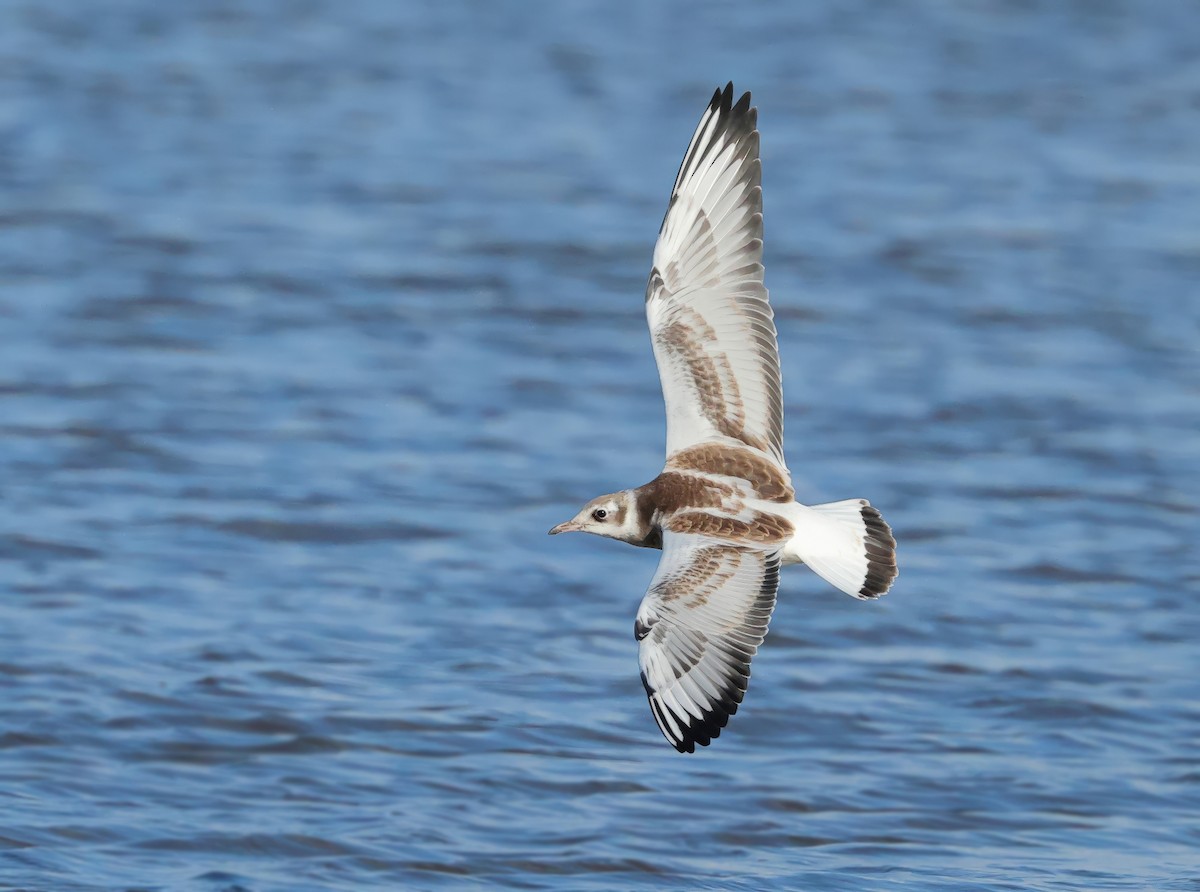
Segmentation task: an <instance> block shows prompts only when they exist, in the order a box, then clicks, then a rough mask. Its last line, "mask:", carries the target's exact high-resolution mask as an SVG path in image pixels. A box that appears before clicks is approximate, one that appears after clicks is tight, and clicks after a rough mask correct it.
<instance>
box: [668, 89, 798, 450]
mask: <svg viewBox="0 0 1200 892" xmlns="http://www.w3.org/2000/svg"><path fill="white" fill-rule="evenodd" d="M756 122H757V110H756V109H752V108H750V94H749V93H747V94H745V95H744V96H742V98H741V100H739V101H738V103H737V104H736V105H734V104H733V85H732V84H730V85H729V86H727V87H726V88H725V90H724V91H720V90H718V91H717V92H716V94H714V96H713V99H712V102H711V103H710V104H709V107H708V109H707V110H706V111H705V113H704V116H703V117H702V118H701V119H700V124H699V126H698V127H697V128H696V133H695V135H694V136H693V137H692V141H691V144H690V145H689V146H688V150H687V152H686V154H685V155H684V159H683V163H682V164H681V165H680V168H679V174H678V176H677V177H676V180H675V187H674V189H673V190H672V193H671V203H670V205H669V207H668V209H667V214H666V216H665V218H664V219H663V225H662V229H661V230H660V231H659V236H658V243H657V245H656V246H655V248H654V268H653V269H652V270H651V272H650V281H649V283H648V285H647V287H646V317H647V320H648V321H649V324H650V334H651V340H652V342H653V344H654V358H655V360H656V361H657V363H658V370H659V376H660V378H661V379H662V388H663V397H664V400H665V402H666V409H667V455H668V457H669V456H671V455H672V454H674V453H675V452H677V451H679V450H680V449H684V448H686V447H688V446H694V445H696V444H697V443H703V442H709V441H714V440H717V441H725V442H728V441H729V440H730V439H732V440H734V441H738V442H741V443H744V444H746V445H748V446H750V447H752V448H756V449H759V450H761V451H762V452H763V453H765V454H766V455H768V456H769V457H771V458H772V459H773V460H774V461H776V462H777V463H778V465H779V466H780V467H781V468H785V467H786V464H785V461H784V457H783V386H782V382H781V378H780V373H779V349H778V346H777V344H776V336H775V323H774V320H773V317H772V313H771V306H770V304H769V303H768V302H767V290H766V288H765V287H764V286H763V267H762V186H761V179H762V173H761V165H760V162H759V158H758V131H757V130H756V129H755V127H756Z"/></svg>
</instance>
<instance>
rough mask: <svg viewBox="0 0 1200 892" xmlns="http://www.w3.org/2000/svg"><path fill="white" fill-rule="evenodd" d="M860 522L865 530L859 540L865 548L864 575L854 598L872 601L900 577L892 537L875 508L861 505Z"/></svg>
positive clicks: (894, 543)
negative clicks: (865, 565) (865, 569)
mask: <svg viewBox="0 0 1200 892" xmlns="http://www.w3.org/2000/svg"><path fill="white" fill-rule="evenodd" d="M862 521H863V527H864V528H865V529H866V534H865V535H864V537H863V539H864V541H865V544H866V547H867V576H866V579H864V580H863V586H862V588H861V589H859V592H858V596H859V597H860V598H869V599H871V600H874V599H875V598H879V597H881V596H882V595H885V594H887V592H888V590H889V589H890V588H891V587H892V583H893V582H895V581H896V577H897V576H899V575H900V571H899V569H898V568H897V567H896V537H895V536H893V535H892V528H891V527H890V526H888V523H887V521H886V520H884V519H883V515H882V514H880V513H879V510H878V509H877V508H873V507H871V506H870V505H864V506H863V508H862Z"/></svg>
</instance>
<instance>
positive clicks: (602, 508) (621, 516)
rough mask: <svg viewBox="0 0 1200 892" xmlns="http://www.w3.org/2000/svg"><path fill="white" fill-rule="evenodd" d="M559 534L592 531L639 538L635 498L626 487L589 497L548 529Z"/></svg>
mask: <svg viewBox="0 0 1200 892" xmlns="http://www.w3.org/2000/svg"><path fill="white" fill-rule="evenodd" d="M559 533H594V534H595V535H597V536H606V537H608V538H609V539H620V540H622V541H625V542H633V541H636V540H637V539H639V538H641V531H640V530H639V524H638V516H637V500H636V499H635V498H634V494H633V491H632V490H629V489H626V490H623V491H621V492H614V493H611V494H609V495H606V496H600V497H599V498H595V499H592V500H591V501H590V502H588V503H587V504H586V505H584V506H583V508H582V509H581V510H580V512H579V513H578V514H576V515H575V516H574V517H572V518H571V519H570V520H568V521H566V522H565V523H560V524H559V525H558V526H556V527H554V528H553V529H552V530H550V535H551V536H555V535H557V534H559Z"/></svg>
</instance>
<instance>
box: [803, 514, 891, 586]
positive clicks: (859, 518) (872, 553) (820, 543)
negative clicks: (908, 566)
mask: <svg viewBox="0 0 1200 892" xmlns="http://www.w3.org/2000/svg"><path fill="white" fill-rule="evenodd" d="M792 507H793V510H794V515H795V516H794V518H793V519H794V522H795V524H796V535H795V536H793V537H792V540H791V542H789V543H788V545H787V548H786V550H785V552H784V558H785V560H789V559H790V560H794V561H802V562H804V563H806V564H808V566H810V567H812V569H813V571H814V572H815V573H816V574H817V575H818V576H820V577H821V578H822V579H824V580H825V581H826V582H828V583H829V584H830V585H833V586H835V587H836V588H839V589H841V590H842V591H844V592H845V593H846V594H848V595H852V596H853V597H855V598H863V599H868V600H869V599H873V598H878V597H879V596H880V595H883V594H885V593H886V592H887V590H888V589H889V588H891V585H892V581H893V580H894V579H895V578H896V575H897V571H896V540H895V539H894V538H893V537H892V530H891V528H890V527H889V526H888V525H887V524H886V523H885V522H884V520H883V518H882V517H880V516H879V512H878V511H876V510H875V509H874V508H872V507H871V503H870V502H868V501H867V500H866V499H847V500H845V501H842V502H830V503H828V504H826V505H813V506H812V507H811V508H810V507H807V506H805V505H800V504H795V505H793V506H792Z"/></svg>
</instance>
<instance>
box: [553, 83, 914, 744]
mask: <svg viewBox="0 0 1200 892" xmlns="http://www.w3.org/2000/svg"><path fill="white" fill-rule="evenodd" d="M757 121H758V110H757V109H755V108H751V106H750V94H749V93H745V94H743V95H742V97H741V99H739V100H738V101H737V103H736V104H735V103H734V102H733V84H732V83H730V84H728V85H727V86H726V87H725V89H724V90H720V89H718V90H717V91H716V92H715V93H714V94H713V97H712V101H711V102H709V104H708V108H707V109H705V111H704V114H703V116H702V117H701V118H700V124H699V126H697V127H696V132H695V134H694V135H693V136H692V141H691V143H690V144H689V145H688V148H687V151H686V152H685V153H684V156H683V163H682V164H681V165H680V167H679V173H678V175H677V176H676V177H675V185H674V187H673V188H672V190H671V200H670V203H669V204H668V205H667V213H666V216H665V217H664V218H663V222H662V227H661V228H660V229H659V233H658V243H657V244H656V245H655V247H654V265H653V268H652V269H651V270H650V280H649V283H648V284H647V286H646V318H647V320H648V322H649V324H650V338H651V341H652V343H653V347H654V359H655V361H656V362H657V364H658V372H659V377H660V379H661V381H662V390H663V398H664V401H665V403H666V410H667V460H666V465H665V466H664V468H663V470H662V473H661V474H659V475H658V476H657V477H655V478H654V479H653V480H651V481H650V482H649V483H647V484H646V485H644V486H639V487H637V488H636V489H626V490H622V491H621V492H616V493H612V494H610V495H604V496H600V497H599V498H596V499H593V500H592V501H590V502H588V503H587V504H586V505H585V506H584V507H583V509H582V510H581V511H580V512H579V513H578V514H576V515H575V517H573V518H572V519H571V520H568V521H566V522H565V523H560V524H559V525H558V526H556V527H554V528H553V529H552V530H550V533H551V535H553V534H556V533H566V532H584V533H594V534H595V535H597V536H606V537H608V538H610V539H619V540H621V541H622V542H628V543H629V544H631V545H637V546H641V547H643V548H659V549H662V558H661V559H660V560H659V564H658V571H657V572H656V573H655V574H654V578H653V580H652V581H651V583H650V588H649V590H648V591H647V592H646V596H645V598H644V599H643V600H642V604H641V607H640V608H639V610H638V613H637V619H636V621H635V622H634V627H633V628H634V637H635V638H636V639H637V641H638V659H639V663H640V665H641V672H642V684H643V685H645V688H646V695H647V697H648V698H649V700H650V709H651V711H652V712H653V714H654V719H655V721H656V722H657V723H658V727H659V728H660V729H661V730H662V733H663V735H664V736H665V737H666V738H667V740H668V741H669V742H670V743H671V744H672V745H673V746H674V747H675V749H677V750H679V751H680V752H688V753H691V752H695V749H696V744H699V745H701V746H707V745H708V744H709V743H710V742H711V741H712V740H713V738H715V737H717V736H718V735H719V734H720V733H721V729H722V728H724V727H725V725H726V724H727V723H728V721H729V717H730V716H731V715H733V714H734V713H735V712H737V708H738V704H740V703H741V702H742V698H743V696H744V695H745V693H746V685H747V683H748V681H749V678H750V660H751V658H752V657H753V656H754V654H755V653H756V652H757V650H758V647H759V645H761V644H762V642H763V638H764V637H765V636H766V634H767V624H768V623H769V621H770V619H771V613H772V611H773V610H774V609H775V597H776V593H777V592H778V589H779V568H780V567H781V566H782V565H784V564H798V563H804V564H807V565H808V566H809V567H811V568H812V569H813V570H814V571H815V572H816V573H817V575H818V576H820V577H821V578H822V579H824V580H825V581H826V582H829V583H830V584H832V585H833V586H834V587H836V588H838V589H841V590H842V591H843V592H845V593H846V594H848V595H852V596H853V597H855V598H862V599H873V598H878V597H879V596H880V595H882V594H884V593H885V592H887V590H888V589H889V588H890V587H891V585H892V581H893V580H894V579H895V578H896V573H897V571H896V540H895V539H894V538H893V537H892V531H891V528H890V527H889V526H888V525H887V524H886V523H885V522H884V520H883V518H882V517H880V515H879V512H878V511H877V510H876V509H874V508H872V507H871V505H870V503H869V502H867V501H866V500H865V499H849V500H846V501H841V502H832V503H830V504H825V505H813V506H811V507H810V506H807V505H802V504H800V503H799V502H797V501H796V500H795V491H794V490H793V488H792V481H791V474H790V473H789V472H788V468H787V462H786V460H785V459H784V454H783V386H782V379H781V376H780V371H779V349H778V346H777V343H776V333H775V323H774V318H773V314H772V312H771V306H770V304H769V303H768V302H767V289H766V288H765V287H764V286H763V265H762V244H763V243H762V219H763V218H762V186H761V182H762V166H761V163H760V161H759V156H758V130H757Z"/></svg>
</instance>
